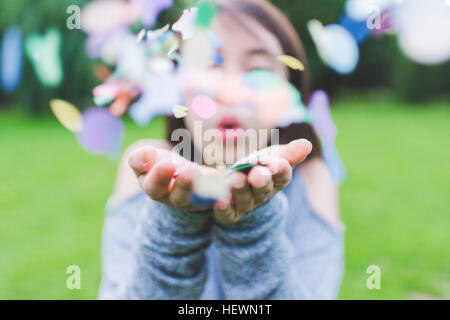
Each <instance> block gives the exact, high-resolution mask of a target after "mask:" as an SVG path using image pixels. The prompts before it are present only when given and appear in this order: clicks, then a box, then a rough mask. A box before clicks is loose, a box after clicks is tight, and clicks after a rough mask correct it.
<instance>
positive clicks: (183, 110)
mask: <svg viewBox="0 0 450 320" xmlns="http://www.w3.org/2000/svg"><path fill="white" fill-rule="evenodd" d="M188 110H189V108H187V107H184V106H179V105H176V106H173V107H172V112H173V114H174V116H175V118H177V119H180V118H184V117H186V116H187V111H188Z"/></svg>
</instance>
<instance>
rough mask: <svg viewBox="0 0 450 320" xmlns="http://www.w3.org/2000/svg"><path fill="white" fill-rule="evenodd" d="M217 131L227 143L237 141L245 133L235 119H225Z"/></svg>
mask: <svg viewBox="0 0 450 320" xmlns="http://www.w3.org/2000/svg"><path fill="white" fill-rule="evenodd" d="M217 129H218V130H219V131H220V133H221V135H222V139H223V140H225V141H236V140H237V139H238V138H239V137H240V136H241V135H242V134H243V133H244V130H242V127H241V125H240V124H239V122H238V121H237V120H236V119H235V118H231V117H226V118H223V119H222V120H221V121H220V122H219V124H218V125H217Z"/></svg>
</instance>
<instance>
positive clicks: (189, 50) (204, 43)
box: [181, 30, 215, 69]
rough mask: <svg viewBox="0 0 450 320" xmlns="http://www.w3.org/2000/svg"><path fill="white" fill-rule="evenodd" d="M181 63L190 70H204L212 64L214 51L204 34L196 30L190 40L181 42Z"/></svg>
mask: <svg viewBox="0 0 450 320" xmlns="http://www.w3.org/2000/svg"><path fill="white" fill-rule="evenodd" d="M181 52H182V55H183V63H184V64H186V65H187V66H189V67H191V68H197V69H206V68H209V67H210V66H211V65H212V64H213V62H214V54H215V49H214V47H213V46H212V45H211V41H210V40H209V39H208V35H207V33H206V32H204V31H202V30H198V31H197V32H196V33H195V34H194V35H193V36H192V37H191V38H189V39H188V40H186V41H183V48H182V50H181Z"/></svg>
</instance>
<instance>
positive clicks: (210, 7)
mask: <svg viewBox="0 0 450 320" xmlns="http://www.w3.org/2000/svg"><path fill="white" fill-rule="evenodd" d="M216 13H217V6H216V5H215V4H214V3H212V2H211V1H203V2H201V3H200V4H199V5H198V15H197V26H198V27H202V28H208V27H209V26H210V25H211V21H212V19H213V18H214V16H215V15H216Z"/></svg>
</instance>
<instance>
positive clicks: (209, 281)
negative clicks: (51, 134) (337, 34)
mask: <svg viewBox="0 0 450 320" xmlns="http://www.w3.org/2000/svg"><path fill="white" fill-rule="evenodd" d="M217 4H218V8H219V13H218V15H217V16H216V18H215V20H214V21H213V24H212V31H213V32H214V33H215V35H217V37H218V38H219V39H220V41H221V42H223V44H224V46H223V47H222V48H221V49H220V54H221V55H222V57H223V64H221V65H217V66H214V67H211V69H210V72H211V73H214V77H215V79H218V82H219V83H220V84H221V86H220V87H219V88H218V89H217V90H216V92H215V95H214V97H213V99H214V101H215V103H216V105H217V110H216V113H215V115H214V116H213V117H212V118H210V119H208V120H204V119H199V118H198V117H197V116H196V115H195V114H194V113H189V115H188V116H187V117H185V118H183V119H175V118H170V119H168V120H169V121H168V139H167V141H155V140H150V141H139V142H137V143H136V144H134V145H133V146H131V147H130V148H129V150H127V152H126V153H125V154H124V156H123V160H122V162H121V165H120V168H119V172H118V177H117V182H116V186H115V190H114V192H113V195H112V196H111V198H110V199H109V201H108V204H107V216H106V221H105V226H104V232H103V243H102V260H103V279H102V283H101V288H100V295H99V298H100V299H335V298H337V295H338V290H339V286H340V282H341V277H342V274H343V225H342V223H341V222H340V217H339V208H338V187H337V184H336V183H335V182H334V181H333V179H332V178H331V175H330V172H329V170H328V168H327V166H326V165H325V163H324V162H323V161H322V159H321V152H320V144H319V142H318V139H317V136H316V135H315V133H314V131H313V129H312V127H311V126H310V125H308V124H306V123H301V124H293V125H291V126H289V127H287V128H282V129H280V131H279V132H280V144H279V145H271V144H272V141H271V140H270V137H269V138H267V139H261V138H260V139H259V140H258V144H257V145H258V146H259V149H260V150H266V151H269V157H268V158H267V159H266V165H265V166H262V165H258V166H256V167H254V168H252V169H251V171H250V172H249V173H248V174H244V173H242V172H234V173H233V175H232V176H231V180H230V181H231V182H230V184H231V191H230V195H229V200H220V201H216V202H215V203H214V205H212V206H211V207H206V208H205V207H203V206H199V205H197V204H195V203H192V202H191V195H192V192H193V180H194V179H195V177H197V176H198V175H200V174H206V175H207V174H210V175H212V176H214V175H216V176H217V175H218V174H220V173H219V172H218V171H217V170H216V169H215V168H214V166H209V167H207V166H204V165H201V164H199V163H195V162H193V161H191V160H192V159H188V157H185V158H182V157H181V156H179V155H178V154H177V153H175V152H174V151H172V148H173V145H172V143H171V142H170V140H171V139H170V137H171V134H172V132H173V131H174V130H176V129H180V128H185V129H187V130H188V131H189V132H190V134H191V136H192V143H193V146H194V150H195V152H199V153H200V154H204V149H205V146H207V144H205V143H202V142H204V141H202V139H204V138H203V135H202V134H199V133H198V132H194V126H195V122H196V121H202V130H207V129H211V128H213V129H218V131H219V132H221V133H223V135H222V144H220V145H219V146H216V148H223V150H222V151H223V154H224V158H226V160H227V161H228V160H229V159H230V157H228V156H229V155H227V154H226V153H227V152H228V153H230V150H231V151H233V155H231V158H232V160H233V161H236V160H237V159H236V157H235V156H234V154H236V151H237V153H239V150H246V149H245V148H248V145H247V142H246V140H242V139H240V138H239V136H238V133H237V132H238V130H237V129H250V128H253V129H261V128H263V129H272V128H269V127H267V125H266V124H263V123H260V122H259V120H258V118H257V117H254V116H252V114H251V113H249V112H248V111H246V110H247V109H243V108H242V107H241V105H240V104H239V101H238V98H236V95H233V94H232V93H233V92H232V91H233V85H235V84H236V77H239V76H241V75H242V74H243V73H246V72H249V71H251V70H254V69H264V70H269V71H271V72H273V73H275V74H277V75H278V76H280V77H282V78H284V79H286V80H287V81H289V82H290V83H292V84H293V85H294V86H295V87H296V88H297V89H298V90H299V91H300V92H301V95H302V99H303V101H304V102H305V103H306V102H307V100H308V86H309V80H308V70H307V68H306V70H305V71H303V72H300V71H295V70H288V69H287V68H286V67H285V66H284V65H283V64H280V63H279V62H278V61H277V58H276V57H278V56H280V55H283V54H286V55H291V56H294V57H296V58H298V59H299V60H300V61H302V62H303V63H304V64H305V65H306V59H305V55H304V52H303V48H302V44H301V42H300V39H299V38H298V36H297V34H296V33H295V31H294V28H293V27H292V25H291V24H290V23H289V21H288V20H287V18H286V17H285V16H284V15H283V14H282V13H281V12H280V11H279V10H278V9H276V8H275V7H273V6H272V5H271V4H269V3H268V2H266V1H264V0H259V1H258V0H229V1H218V2H217ZM191 91H192V92H190V91H188V92H186V96H185V100H186V105H190V104H191V102H192V100H193V99H194V96H195V88H193V89H192V90H191ZM273 108H275V109H276V108H277V106H276V105H274V106H273ZM230 128H231V129H232V131H231V134H229V133H227V134H225V133H224V132H225V129H230ZM233 130H236V131H233ZM203 132H204V131H203ZM203 132H202V133H203ZM235 132H236V134H234V133H235ZM230 143H233V148H228V149H227V148H226V145H227V144H230ZM204 145H205V146H204ZM250 151H251V150H250ZM275 151H276V152H275ZM203 160H204V159H203ZM216 160H217V159H216ZM221 160H223V159H221ZM175 172H177V176H176V179H175V180H174V179H173V176H174V173H175ZM171 181H172V182H171ZM173 181H175V183H174V184H173Z"/></svg>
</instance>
